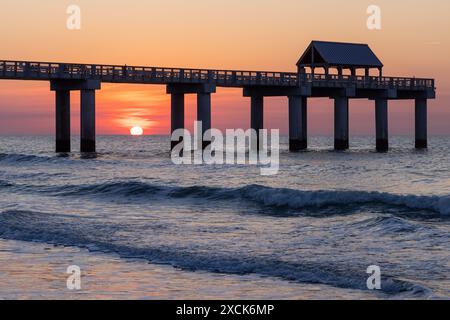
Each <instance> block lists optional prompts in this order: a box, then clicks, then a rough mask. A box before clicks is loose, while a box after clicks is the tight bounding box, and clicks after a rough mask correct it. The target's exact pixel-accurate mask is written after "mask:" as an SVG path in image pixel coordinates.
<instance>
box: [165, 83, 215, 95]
mask: <svg viewBox="0 0 450 320" xmlns="http://www.w3.org/2000/svg"><path fill="white" fill-rule="evenodd" d="M215 92H216V85H214V84H210V83H200V84H193V83H187V84H186V83H171V84H168V85H167V94H193V93H215Z"/></svg>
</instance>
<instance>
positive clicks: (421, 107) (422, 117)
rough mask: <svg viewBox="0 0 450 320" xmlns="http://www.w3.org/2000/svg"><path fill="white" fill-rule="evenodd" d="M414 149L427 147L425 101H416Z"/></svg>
mask: <svg viewBox="0 0 450 320" xmlns="http://www.w3.org/2000/svg"><path fill="white" fill-rule="evenodd" d="M415 113H416V148H417V149H426V148H427V147H428V128H427V121H428V120H427V99H416V112H415Z"/></svg>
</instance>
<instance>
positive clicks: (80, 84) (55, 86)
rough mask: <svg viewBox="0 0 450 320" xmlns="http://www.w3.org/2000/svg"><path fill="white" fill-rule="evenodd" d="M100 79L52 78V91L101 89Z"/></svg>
mask: <svg viewBox="0 0 450 320" xmlns="http://www.w3.org/2000/svg"><path fill="white" fill-rule="evenodd" d="M99 89H101V81H100V80H50V90H51V91H61V90H66V91H71V90H99Z"/></svg>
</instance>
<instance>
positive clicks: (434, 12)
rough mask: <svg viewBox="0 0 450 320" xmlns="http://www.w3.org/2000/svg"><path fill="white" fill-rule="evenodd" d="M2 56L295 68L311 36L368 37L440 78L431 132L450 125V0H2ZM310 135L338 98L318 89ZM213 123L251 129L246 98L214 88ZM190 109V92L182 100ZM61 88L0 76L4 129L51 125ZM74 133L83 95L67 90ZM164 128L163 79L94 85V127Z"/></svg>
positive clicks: (408, 129) (406, 120)
mask: <svg viewBox="0 0 450 320" xmlns="http://www.w3.org/2000/svg"><path fill="white" fill-rule="evenodd" d="M70 4H77V5H79V6H80V7H81V10H82V16H81V18H82V25H81V30H79V31H71V30H68V29H67V28H66V20H67V14H66V9H67V7H68V6H69V5H70ZM371 4H376V5H379V6H380V7H381V10H382V30H380V31H370V30H368V29H367V27H366V20H367V17H368V15H367V14H366V9H367V7H368V6H369V5H371ZM1 11H2V19H0V39H2V40H1V41H2V45H1V51H0V59H10V60H35V61H67V62H80V63H104V64H127V65H148V66H173V67H196V68H217V69H219V68H220V69H247V70H248V69H250V70H279V71H295V63H296V61H297V59H298V57H299V55H300V54H301V53H302V52H303V51H304V49H305V48H306V46H307V45H308V44H309V42H310V41H311V40H313V39H318V40H331V41H350V42H364V43H369V44H370V46H371V47H372V49H373V50H374V51H375V52H376V54H377V55H378V56H379V57H380V58H381V60H382V61H383V63H384V64H385V71H384V73H385V74H386V75H393V76H416V77H433V78H436V81H437V86H438V91H437V92H438V98H437V99H436V100H435V101H431V102H430V120H429V122H430V133H431V134H450V125H449V119H450V108H449V106H450V79H449V77H450V63H449V62H448V59H449V57H450V43H449V36H448V32H449V30H450V19H449V18H450V17H449V16H450V2H449V1H447V0H428V1H418V0H397V1H388V0H375V1H374V0H370V1H365V0H349V1H337V0H316V1H299V0H283V1H279V0H246V1H242V0H190V1H186V0H184V1H183V0H149V1H141V0H127V1H119V0H71V1H66V0H59V1H54V0H41V1H32V0H2V5H1ZM266 101H267V102H266V106H267V108H266V112H265V125H266V127H268V128H280V129H281V131H282V133H286V131H287V125H288V121H287V99H286V98H270V99H267V100H266ZM309 105H310V108H309V110H310V111H309V120H310V121H309V123H310V125H309V130H310V132H311V134H331V133H332V132H333V112H332V101H331V100H328V99H311V102H310V104H309ZM212 106H213V118H212V121H213V126H214V127H217V128H219V129H225V128H239V127H242V128H247V127H248V125H249V112H250V108H249V99H248V98H243V97H242V90H238V89H219V90H218V92H217V94H214V95H213V98H212ZM186 108H187V109H186V112H187V118H186V124H187V127H188V128H190V127H192V122H193V120H194V118H195V109H196V108H195V97H194V96H189V97H188V98H187V104H186ZM350 112H351V119H350V121H351V123H350V127H351V132H352V134H373V132H374V107H373V103H371V102H368V101H363V100H355V101H352V102H351V110H350ZM53 113H54V96H53V93H51V92H50V90H49V84H48V83H47V82H25V81H4V80H2V81H0V134H52V133H53V132H54V115H53ZM72 114H73V117H72V128H73V132H74V133H77V132H78V131H79V121H78V115H79V94H78V93H76V92H74V93H72ZM413 121H414V118H413V102H412V101H401V102H392V103H390V130H391V134H408V133H412V132H413ZM133 126H139V127H142V128H144V131H145V133H146V134H168V133H169V127H170V98H169V96H167V95H166V94H165V87H164V86H143V85H123V84H103V86H102V90H100V91H98V94H97V131H98V133H99V134H129V130H130V128H131V127H133Z"/></svg>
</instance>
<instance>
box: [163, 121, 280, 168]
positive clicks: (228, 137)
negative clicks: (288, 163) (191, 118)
mask: <svg viewBox="0 0 450 320" xmlns="http://www.w3.org/2000/svg"><path fill="white" fill-rule="evenodd" d="M202 133H203V130H202V122H201V121H196V122H195V125H194V135H192V134H191V133H190V132H189V130H187V129H177V130H175V131H174V132H173V133H172V138H171V140H172V142H178V143H177V144H176V145H175V146H174V148H173V149H172V153H171V158H172V162H173V163H174V164H177V165H195V164H208V165H216V164H217V165H221V164H229V165H236V164H237V165H258V166H260V172H261V175H263V176H270V175H275V174H277V173H278V171H279V159H280V134H279V130H278V129H272V130H270V136H269V135H268V130H267V129H261V130H259V135H258V132H257V130H254V129H248V130H246V131H244V130H243V129H227V130H226V132H225V134H223V132H222V131H220V130H218V129H209V130H206V131H205V132H204V133H203V134H202ZM269 138H270V139H269ZM269 140H270V143H269ZM203 141H208V142H210V143H209V144H208V145H207V146H206V147H205V148H203ZM192 153H193V157H192Z"/></svg>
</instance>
